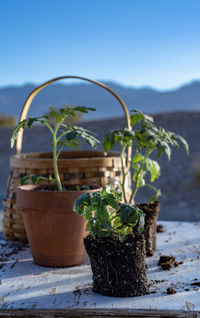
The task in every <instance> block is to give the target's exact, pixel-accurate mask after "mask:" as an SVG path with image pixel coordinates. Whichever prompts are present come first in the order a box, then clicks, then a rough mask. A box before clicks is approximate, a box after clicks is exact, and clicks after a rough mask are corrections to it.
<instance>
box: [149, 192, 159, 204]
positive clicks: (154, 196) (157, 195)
mask: <svg viewBox="0 0 200 318" xmlns="http://www.w3.org/2000/svg"><path fill="white" fill-rule="evenodd" d="M155 191H156V193H155V194H154V195H153V196H152V197H151V198H150V199H149V203H154V202H155V201H157V200H158V197H159V196H161V190H160V189H158V190H156V189H155Z"/></svg>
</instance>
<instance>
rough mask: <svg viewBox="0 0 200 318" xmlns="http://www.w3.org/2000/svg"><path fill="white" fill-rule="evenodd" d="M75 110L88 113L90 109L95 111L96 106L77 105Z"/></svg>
mask: <svg viewBox="0 0 200 318" xmlns="http://www.w3.org/2000/svg"><path fill="white" fill-rule="evenodd" d="M74 110H75V111H78V112H81V113H88V111H90V110H91V111H95V110H96V109H95V108H92V107H85V106H76V107H74Z"/></svg>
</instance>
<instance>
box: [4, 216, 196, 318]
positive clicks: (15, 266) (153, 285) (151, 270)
mask: <svg viewBox="0 0 200 318" xmlns="http://www.w3.org/2000/svg"><path fill="white" fill-rule="evenodd" d="M160 223H162V224H163V225H164V227H165V228H166V232H165V233H159V234H158V242H157V252H156V254H155V256H153V257H150V258H147V266H148V281H149V284H150V291H151V293H150V294H149V295H145V296H141V297H131V298H114V297H105V296H101V295H97V294H95V293H93V292H92V289H91V283H92V273H91V269H90V265H89V263H88V259H86V260H85V262H84V264H83V265H81V266H76V267H68V268H47V267H41V266H37V265H35V264H34V263H33V260H32V257H31V254H30V250H29V248H25V249H24V250H23V248H24V246H23V245H22V244H21V245H20V246H19V248H17V244H19V243H16V242H15V243H12V242H10V243H8V242H5V241H3V240H0V248H1V262H0V317H13V316H15V317H36V316H37V317H84V318H86V317H99V316H102V317H111V316H112V317H198V315H199V317H200V286H199V285H198V283H200V223H188V222H185V223H184V222H182V223H180V222H160ZM13 252H18V253H17V254H14V253H13ZM161 254H164V255H173V256H175V257H176V260H177V262H180V261H183V264H181V265H179V266H177V267H173V268H172V269H171V270H170V271H163V270H162V269H160V268H159V267H158V265H157V263H158V259H159V256H160V255H161ZM6 255H7V256H6ZM168 287H172V288H173V289H174V290H175V291H176V294H173V295H169V294H167V288H168Z"/></svg>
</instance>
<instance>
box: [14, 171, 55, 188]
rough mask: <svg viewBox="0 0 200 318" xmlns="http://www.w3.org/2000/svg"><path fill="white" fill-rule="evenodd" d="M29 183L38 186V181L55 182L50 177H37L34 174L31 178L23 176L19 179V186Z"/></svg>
mask: <svg viewBox="0 0 200 318" xmlns="http://www.w3.org/2000/svg"><path fill="white" fill-rule="evenodd" d="M29 180H30V181H31V182H32V183H33V184H38V182H39V181H40V180H45V181H51V182H52V181H55V179H53V178H52V176H51V175H49V176H48V178H47V177H43V176H39V175H38V174H34V175H32V176H30V175H25V176H23V177H22V178H21V179H20V185H25V184H27V183H28V181H29Z"/></svg>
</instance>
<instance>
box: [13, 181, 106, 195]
mask: <svg viewBox="0 0 200 318" xmlns="http://www.w3.org/2000/svg"><path fill="white" fill-rule="evenodd" d="M77 185H79V186H82V185H80V184H64V185H62V186H64V187H75V186H77ZM84 185H86V186H88V187H95V188H93V189H87V190H66V191H55V192H54V193H70V192H73V193H74V192H75V193H78V192H80V193H85V192H96V191H100V190H101V189H102V187H101V186H98V185H88V184H84ZM56 187H57V185H56V184H49V183H43V184H25V185H22V186H18V187H17V189H19V190H21V191H35V192H42V191H40V189H43V188H50V189H51V188H56ZM46 192H50V191H46Z"/></svg>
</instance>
